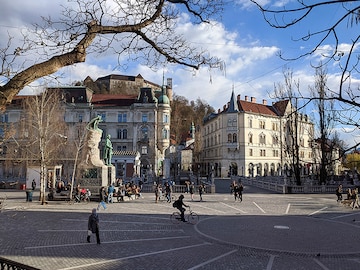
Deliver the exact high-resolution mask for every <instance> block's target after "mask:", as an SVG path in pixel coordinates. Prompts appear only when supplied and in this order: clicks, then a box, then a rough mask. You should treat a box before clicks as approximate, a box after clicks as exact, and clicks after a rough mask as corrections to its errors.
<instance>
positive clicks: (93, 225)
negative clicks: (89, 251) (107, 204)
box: [87, 208, 100, 245]
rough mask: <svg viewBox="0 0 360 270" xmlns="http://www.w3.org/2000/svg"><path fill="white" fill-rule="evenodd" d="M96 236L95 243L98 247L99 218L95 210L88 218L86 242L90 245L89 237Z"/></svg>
mask: <svg viewBox="0 0 360 270" xmlns="http://www.w3.org/2000/svg"><path fill="white" fill-rule="evenodd" d="M93 233H95V234H96V243H97V244H98V245H100V235H99V216H98V214H97V213H96V209H95V208H94V209H93V210H92V213H91V215H90V216H89V220H88V236H87V241H88V243H90V236H91V234H93Z"/></svg>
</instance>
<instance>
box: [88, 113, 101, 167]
mask: <svg viewBox="0 0 360 270" xmlns="http://www.w3.org/2000/svg"><path fill="white" fill-rule="evenodd" d="M101 121H102V119H101V116H100V115H98V116H97V117H95V118H93V119H92V120H91V121H90V122H89V123H88V124H87V125H86V128H87V130H88V131H89V132H88V134H87V139H86V141H85V145H86V158H85V164H86V165H88V166H95V167H102V166H104V162H103V161H102V160H101V159H100V150H99V143H100V140H101V136H102V133H103V131H102V130H101V129H100V128H99V127H98V124H99V122H101Z"/></svg>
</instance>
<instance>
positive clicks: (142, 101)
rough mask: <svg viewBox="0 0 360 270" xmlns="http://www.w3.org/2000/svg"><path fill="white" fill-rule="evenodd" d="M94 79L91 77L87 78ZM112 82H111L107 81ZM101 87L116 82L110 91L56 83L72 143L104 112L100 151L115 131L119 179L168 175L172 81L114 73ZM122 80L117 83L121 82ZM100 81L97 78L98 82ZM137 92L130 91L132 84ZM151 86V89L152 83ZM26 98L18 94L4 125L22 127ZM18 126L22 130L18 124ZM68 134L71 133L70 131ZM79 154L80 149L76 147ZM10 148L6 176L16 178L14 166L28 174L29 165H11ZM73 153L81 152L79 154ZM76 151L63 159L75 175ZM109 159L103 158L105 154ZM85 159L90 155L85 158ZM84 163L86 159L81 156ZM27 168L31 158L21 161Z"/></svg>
mask: <svg viewBox="0 0 360 270" xmlns="http://www.w3.org/2000/svg"><path fill="white" fill-rule="evenodd" d="M86 80H87V82H88V83H89V80H90V79H89V78H87V79H86ZM107 80H108V83H106V81H107ZM99 81H100V82H101V84H100V85H101V87H104V85H109V86H111V87H110V88H109V89H107V90H106V91H103V92H101V93H94V91H93V90H92V89H90V88H89V87H87V86H71V87H55V88H49V89H50V90H52V91H59V92H60V93H61V95H60V96H61V99H62V101H63V102H62V103H63V106H64V121H65V122H66V124H67V127H68V129H67V130H66V134H63V135H64V136H66V138H67V140H68V142H70V141H73V142H76V141H77V140H80V139H81V137H82V136H83V134H85V133H86V132H85V131H86V124H87V123H88V122H89V121H90V120H91V119H93V118H94V117H96V116H98V115H100V116H101V118H102V121H101V122H100V123H99V128H100V129H102V130H103V134H102V139H101V142H100V144H99V148H100V154H101V155H102V153H103V148H104V144H105V139H106V137H107V135H110V137H111V142H112V146H113V155H112V160H111V163H112V165H114V166H115V177H116V178H122V179H123V180H129V179H131V178H133V177H141V178H143V179H144V180H145V181H146V180H148V179H149V178H153V177H155V176H158V175H162V174H163V162H164V157H165V151H166V149H167V148H168V147H169V145H170V113H171V108H170V99H169V98H168V96H167V93H168V92H170V93H171V80H169V79H168V81H167V83H168V84H167V85H163V86H159V85H156V84H154V83H150V82H148V81H146V80H144V79H143V78H142V77H141V75H138V76H136V77H133V76H122V75H110V76H107V77H103V78H100V79H99ZM116 82H117V83H116ZM93 83H97V81H95V82H93ZM126 86H128V88H129V89H130V90H131V94H129V93H125V94H120V93H121V92H126V91H129V90H128V89H127V90H126V91H125V90H124V89H118V87H126ZM150 86H151V87H150ZM25 98H26V97H25V96H18V97H17V98H16V99H14V102H13V104H12V105H10V106H9V107H8V108H7V111H6V112H5V113H3V114H2V117H3V121H2V125H1V127H0V128H1V130H2V131H4V128H3V126H4V127H5V126H6V125H15V126H16V125H19V124H20V123H21V118H22V113H23V112H22V107H21V100H22V99H25ZM1 130H0V131H1ZM15 130H19V129H18V128H15ZM64 133H65V131H64ZM20 137H21V135H20V134H17V133H15V134H14V139H15V140H13V141H12V140H8V141H7V143H10V144H11V143H15V141H16V138H20ZM73 152H75V149H73ZM6 155H8V153H7V154H6V153H5V152H4V153H3V155H2V161H3V162H2V163H1V166H0V167H1V168H0V174H3V175H4V174H8V175H10V176H14V174H15V173H14V170H21V173H17V174H18V175H19V176H20V177H21V176H24V172H25V171H26V169H21V168H18V169H14V168H12V169H11V170H12V171H10V169H9V168H8V167H6V166H5V161H6V159H7V158H8V157H7V156H6ZM72 156H75V154H73V155H72ZM72 156H71V155H70V156H69V157H67V158H64V159H63V160H62V157H59V160H62V162H63V163H66V165H64V166H63V173H62V175H63V176H64V177H65V178H70V176H71V174H72V169H73V166H74V158H73V157H72ZM100 158H101V159H102V158H103V157H102V156H101V157H100ZM80 159H85V157H82V156H80ZM80 161H81V160H80ZM18 165H19V166H25V162H22V164H18Z"/></svg>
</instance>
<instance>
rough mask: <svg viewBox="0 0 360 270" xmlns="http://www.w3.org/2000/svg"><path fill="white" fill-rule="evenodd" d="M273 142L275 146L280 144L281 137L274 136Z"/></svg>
mask: <svg viewBox="0 0 360 270" xmlns="http://www.w3.org/2000/svg"><path fill="white" fill-rule="evenodd" d="M272 140H273V142H272V143H273V144H279V137H278V136H277V135H273V137H272Z"/></svg>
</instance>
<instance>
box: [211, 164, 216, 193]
mask: <svg viewBox="0 0 360 270" xmlns="http://www.w3.org/2000/svg"><path fill="white" fill-rule="evenodd" d="M210 179H211V188H210V190H211V193H215V178H214V165H213V164H212V165H211V172H210Z"/></svg>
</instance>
